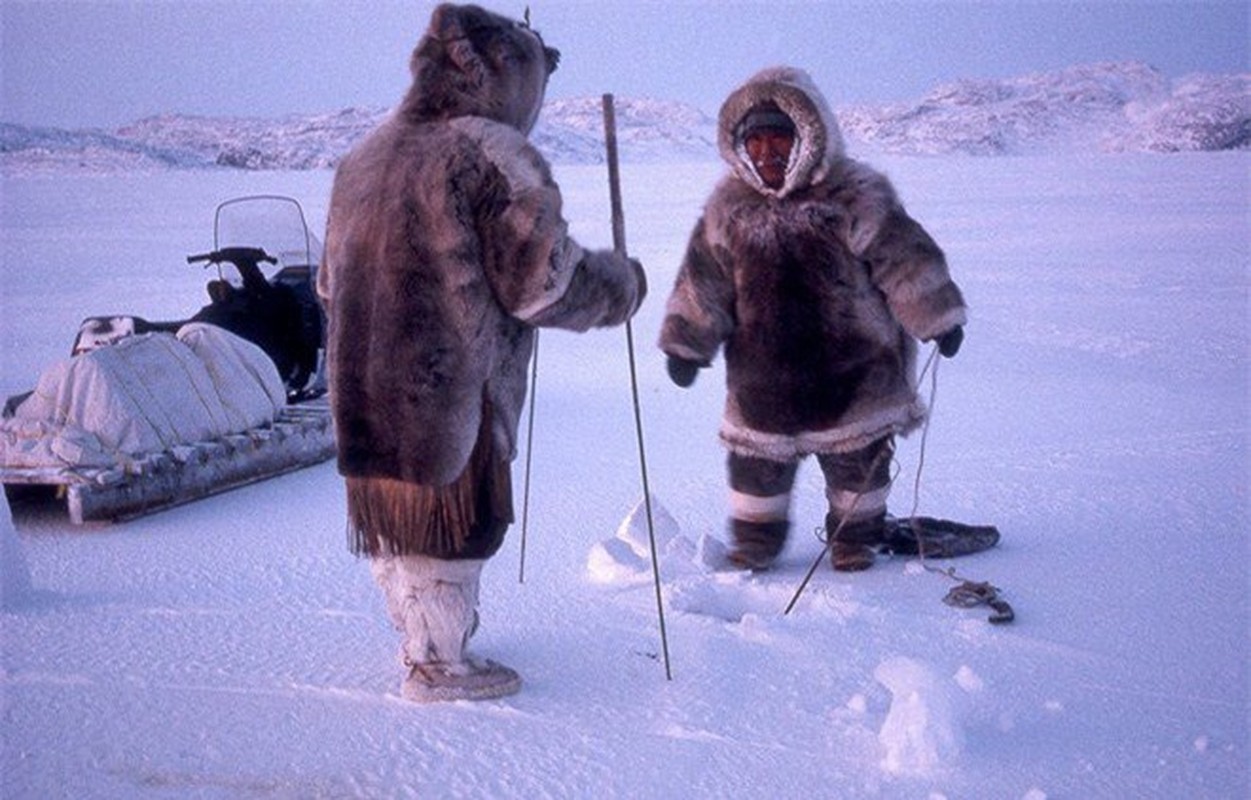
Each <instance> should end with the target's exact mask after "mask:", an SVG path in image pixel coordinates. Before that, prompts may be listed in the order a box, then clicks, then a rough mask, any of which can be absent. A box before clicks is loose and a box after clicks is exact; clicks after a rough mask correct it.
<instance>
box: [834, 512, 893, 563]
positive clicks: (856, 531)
mask: <svg viewBox="0 0 1251 800" xmlns="http://www.w3.org/2000/svg"><path fill="white" fill-rule="evenodd" d="M840 521H841V520H840V519H839V517H838V516H837V515H836V514H834V513H830V514H827V515H826V517H825V529H826V530H827V531H829V532H831V533H833V532H835V531H837V535H836V536H835V538H834V540H833V541H831V542H830V564H831V566H833V567H834V571H835V572H863V571H864V570H866V569H868V568H869V567H872V566H873V561H874V559H875V558H876V556H877V548H878V546H880V545H881V544H882V542H883V540H884V539H885V537H886V515H885V514H881V515H879V516H876V517H870V518H869V519H864V520H857V521H855V522H847V523H846V524H844V525H843V527H842V530H839V527H838V525H839V522H840Z"/></svg>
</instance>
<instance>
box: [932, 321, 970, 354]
mask: <svg viewBox="0 0 1251 800" xmlns="http://www.w3.org/2000/svg"><path fill="white" fill-rule="evenodd" d="M963 341H964V328H963V327H961V326H959V325H957V326H956V327H954V328H952V329H951V330H949V331H947V332H946V333H944V334H943V335H942V336H939V337H938V352H939V353H941V354H942V356H943V358H955V355H956V353H958V352H960V344H961V342H963Z"/></svg>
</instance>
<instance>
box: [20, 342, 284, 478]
mask: <svg viewBox="0 0 1251 800" xmlns="http://www.w3.org/2000/svg"><path fill="white" fill-rule="evenodd" d="M285 403H286V392H285V390H284V388H283V385H282V379H281V378H280V377H279V375H278V369H277V368H276V367H275V366H274V363H273V361H271V360H270V358H269V357H268V356H267V355H265V352H264V351H263V350H261V349H260V348H259V347H257V346H256V345H254V344H252V343H251V342H249V341H247V340H245V339H242V338H240V337H238V336H236V335H234V334H232V333H230V332H229V331H226V330H224V329H222V328H217V327H214V326H211V325H204V324H200V323H192V324H189V325H185V326H183V328H182V329H180V330H179V331H178V334H177V336H171V335H169V334H166V333H151V334H144V335H141V336H131V337H128V338H126V339H123V340H122V341H120V342H118V343H117V344H115V345H112V346H109V347H103V348H100V349H98V350H92V351H91V352H89V353H84V354H83V355H80V356H77V357H74V358H71V359H67V360H64V361H60V362H58V363H56V364H53V365H52V366H51V367H49V368H48V369H47V370H45V371H44V373H43V375H41V376H40V378H39V382H38V383H37V385H36V386H35V390H34V393H33V394H32V395H31V396H30V397H29V398H27V399H26V400H25V401H24V402H23V403H22V404H21V405H20V406H18V408H17V410H16V412H15V415H14V416H13V418H11V419H6V420H4V421H3V424H2V425H0V466H3V467H9V468H40V467H90V466H100V467H103V466H110V465H113V464H118V463H122V462H125V461H126V460H128V459H131V458H134V457H136V456H139V455H142V454H145V453H154V452H161V451H164V450H169V449H171V448H173V447H176V446H178V445H183V444H190V443H193V442H201V441H206V440H210V439H215V438H218V437H220V436H224V435H226V434H231V433H239V432H242V431H244V430H247V429H248V428H254V427H257V426H259V425H265V424H269V423H272V422H273V421H274V418H275V416H276V415H277V413H278V411H279V409H281V408H282V407H283V405H285Z"/></svg>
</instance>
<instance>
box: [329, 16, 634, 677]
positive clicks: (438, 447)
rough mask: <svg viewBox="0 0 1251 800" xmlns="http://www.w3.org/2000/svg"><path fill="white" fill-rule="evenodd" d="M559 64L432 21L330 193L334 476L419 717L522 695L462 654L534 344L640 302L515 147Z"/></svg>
mask: <svg viewBox="0 0 1251 800" xmlns="http://www.w3.org/2000/svg"><path fill="white" fill-rule="evenodd" d="M558 58H559V53H558V52H557V51H556V50H554V49H552V48H550V47H547V46H546V45H545V44H544V43H543V41H542V39H541V38H540V37H539V35H538V33H537V32H535V31H534V30H532V29H531V28H530V27H529V24H528V23H521V22H515V21H513V20H510V19H507V18H505V17H502V16H499V15H497V14H494V13H491V12H489V11H485V10H483V9H481V8H478V7H476V6H453V5H441V6H439V7H437V8H436V9H435V10H434V12H433V15H432V16H431V19H430V24H429V28H428V29H427V31H426V32H425V34H424V36H423V37H422V38H421V40H420V41H419V42H418V44H417V46H416V48H415V50H414V51H413V55H412V59H411V69H412V74H413V83H412V86H411V88H410V89H409V91H408V93H407V95H406V96H405V97H404V99H403V102H402V103H401V104H400V106H399V107H398V108H397V109H396V110H395V112H394V113H393V114H392V115H391V116H390V117H389V118H388V119H387V120H386V121H384V122H383V123H382V124H381V125H380V127H378V129H376V130H375V131H373V132H372V133H371V134H369V135H368V136H367V137H366V138H365V139H364V140H363V141H361V142H360V143H359V144H358V145H357V146H356V147H354V148H353V150H352V151H351V152H350V153H349V154H348V155H347V156H346V157H345V158H344V159H343V161H342V163H341V164H340V165H339V167H338V170H337V172H336V175H335V179H334V187H333V190H332V193H331V200H330V209H329V215H328V220H327V230H326V254H325V264H324V266H323V267H322V269H321V271H320V274H319V276H318V292H319V294H320V296H321V297H322V299H323V301H324V303H325V306H326V311H327V316H328V320H329V328H328V343H327V350H328V356H327V364H328V371H329V379H330V402H331V407H332V411H333V417H334V424H335V433H336V438H337V445H338V467H339V471H340V473H341V474H342V475H343V476H344V478H345V482H346V488H347V511H348V528H349V536H350V543H351V546H352V548H353V550H354V551H355V552H356V553H357V554H360V555H364V556H368V557H369V558H370V559H371V566H372V572H373V575H374V577H375V579H376V580H377V582H378V583H379V585H380V586H381V587H382V589H383V591H384V594H385V597H386V600H387V606H388V610H389V612H390V614H391V616H392V619H393V621H394V622H395V624H396V626H397V628H399V630H400V631H401V632H402V635H403V641H404V643H403V648H402V655H403V659H404V662H405V664H406V665H407V666H408V668H409V671H408V674H407V677H406V678H405V679H404V681H403V683H402V686H401V693H402V694H403V696H404V697H406V698H409V699H412V700H416V701H432V700H452V699H479V698H489V697H499V696H502V695H505V694H509V693H511V692H514V691H516V690H517V689H518V688H519V687H520V678H519V677H518V676H517V674H516V673H515V672H514V671H513V670H511V669H509V668H508V667H505V666H503V665H500V664H497V663H495V662H492V661H487V660H480V659H477V658H474V657H471V656H470V655H469V654H468V653H467V652H466V644H467V641H468V638H469V636H470V635H471V634H472V633H473V631H474V630H475V628H476V626H477V620H478V614H477V604H478V588H479V580H480V575H481V571H482V567H483V564H484V563H485V561H486V559H488V558H490V557H491V556H492V555H494V554H495V553H496V551H497V550H498V549H499V547H500V545H501V543H502V541H503V537H504V533H505V531H506V529H507V527H508V525H509V524H510V523H511V522H512V520H513V506H512V495H511V476H510V465H511V461H512V459H513V457H514V456H515V450H516V432H517V423H518V418H519V416H520V413H521V408H522V405H523V404H524V400H525V393H526V388H527V387H526V365H527V363H528V361H529V359H530V356H531V351H532V347H533V341H534V329H535V328H536V327H542V326H548V327H558V328H564V329H568V330H574V331H584V330H587V329H589V328H591V327H596V326H610V325H617V324H621V323H623V322H625V321H626V320H627V319H628V318H629V317H630V316H631V315H633V314H634V312H635V311H636V310H637V309H638V307H639V304H640V303H641V302H642V300H643V297H644V295H645V293H646V283H645V278H644V274H643V271H642V268H641V266H640V265H639V264H638V262H635V261H633V260H629V259H627V258H625V257H623V256H619V255H616V254H615V253H613V252H612V251H609V250H601V251H592V250H586V249H583V248H582V247H581V246H580V245H579V244H578V243H577V242H576V241H574V240H573V239H572V238H571V237H570V236H569V235H568V233H567V230H566V227H567V226H566V223H565V221H564V219H563V217H562V215H561V196H560V191H559V189H558V187H557V185H556V184H555V182H554V181H553V179H552V175H551V170H550V168H549V166H548V164H547V163H546V162H545V161H544V159H543V157H542V156H541V155H540V154H539V153H538V151H537V150H535V148H534V147H533V146H532V145H531V144H530V143H529V142H528V141H527V138H526V137H527V135H528V134H529V132H530V130H531V128H532V127H533V126H534V123H535V121H536V119H537V118H538V114H539V110H540V107H541V105H542V101H543V95H544V91H545V88H546V85H547V80H548V76H549V75H550V74H551V73H552V72H553V71H554V70H555V69H556V64H557V60H558Z"/></svg>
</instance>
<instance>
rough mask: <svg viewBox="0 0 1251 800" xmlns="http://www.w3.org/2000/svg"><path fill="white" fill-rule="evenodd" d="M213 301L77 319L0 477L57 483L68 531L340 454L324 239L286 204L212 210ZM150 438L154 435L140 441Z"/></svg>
mask: <svg viewBox="0 0 1251 800" xmlns="http://www.w3.org/2000/svg"><path fill="white" fill-rule="evenodd" d="M213 245H214V246H213V249H212V250H211V251H209V252H206V253H197V254H193V255H190V256H188V257H187V262H188V264H192V265H206V266H212V267H215V268H216V270H217V275H216V277H215V278H213V279H211V280H209V281H208V283H207V286H206V289H207V292H208V299H209V302H208V303H207V304H206V305H204V306H202V307H201V308H200V309H199V310H198V311H196V312H195V313H194V314H192V315H191V316H189V317H188V318H186V319H182V320H172V321H152V320H148V319H146V318H144V317H139V316H133V315H120V316H91V317H87V318H86V319H84V320H83V322H82V324H81V325H80V326H79V330H78V333H77V335H76V337H75V339H74V342H73V345H72V347H71V348H70V358H69V359H68V360H66V361H64V362H59V363H58V364H56V365H53V367H50V368H49V369H48V370H47V371H45V373H44V375H42V376H41V377H40V379H39V384H38V385H37V386H36V388H35V389H34V390H32V391H30V392H26V393H24V394H21V395H18V396H15V397H12V398H9V400H8V401H7V402H6V403H5V407H4V418H3V419H2V420H0V481H2V482H3V484H4V485H5V488H6V491H10V492H11V493H15V492H21V491H32V490H35V489H37V488H38V487H45V488H47V487H50V488H52V489H53V490H54V492H55V493H56V495H57V497H59V498H63V499H64V500H65V501H66V503H67V508H68V512H69V517H70V521H71V522H72V523H74V524H82V523H84V522H86V521H89V520H120V519H127V518H131V517H135V516H140V515H142V514H145V513H151V512H153V511H157V510H160V509H163V508H168V507H170V506H173V505H178V504H181V503H185V502H189V501H192V500H196V499H199V498H202V497H205V496H208V495H211V494H215V493H217V492H221V491H225V490H227V489H230V488H234V487H237V486H241V485H244V484H248V483H253V482H256V481H259V480H264V479H266V478H270V477H273V476H276V475H279V474H282V473H284V472H288V471H291V470H294V469H299V468H302V467H305V466H309V465H312V464H316V463H319V462H322V461H325V460H327V459H329V458H331V457H332V456H333V455H334V452H335V450H334V436H333V430H332V426H331V422H330V410H329V405H328V403H327V401H326V398H325V392H326V380H325V350H324V329H325V315H324V312H323V310H322V308H321V306H320V303H319V302H318V300H317V296H316V292H315V282H316V279H317V269H318V266H319V257H320V253H321V244H320V242H319V241H318V240H317V238H316V237H315V236H314V235H313V234H312V233H311V232H310V231H309V229H308V225H307V223H306V221H305V217H304V212H303V209H302V208H301V206H300V204H299V203H298V202H297V201H296V200H295V199H293V198H290V197H283V196H276V195H257V196H248V197H241V198H235V199H232V200H227V201H225V202H223V203H221V204H220V205H218V207H217V209H216V213H215V215H214V223H213ZM149 429H150V433H151V435H147V433H148V432H149Z"/></svg>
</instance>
